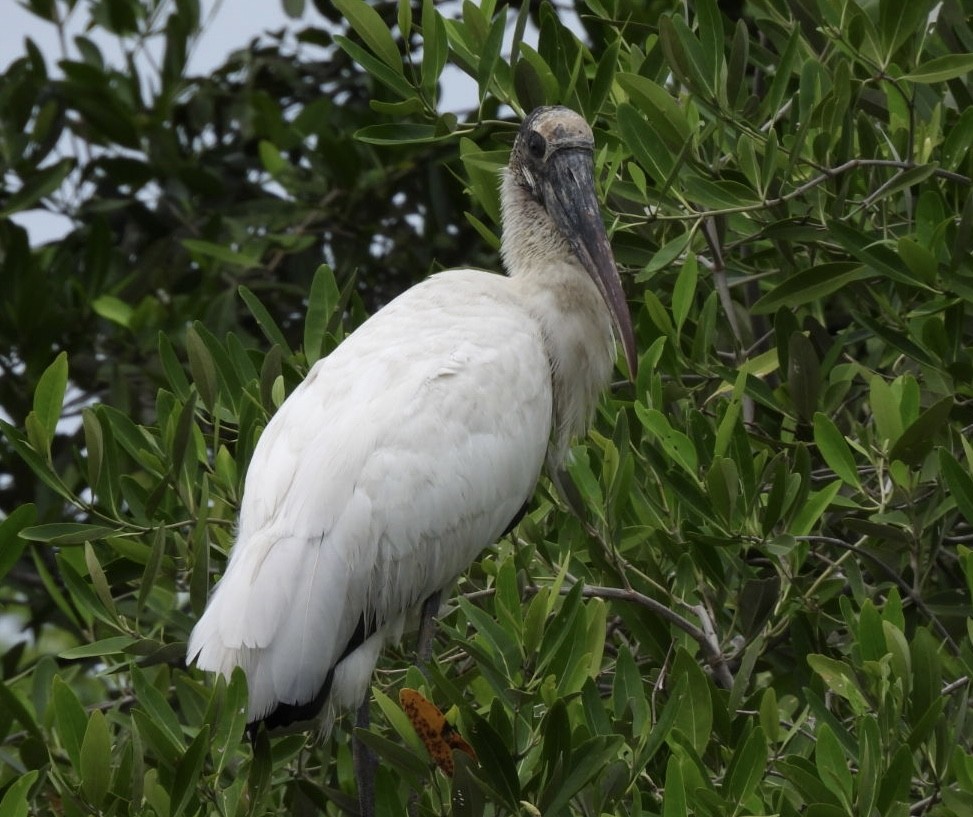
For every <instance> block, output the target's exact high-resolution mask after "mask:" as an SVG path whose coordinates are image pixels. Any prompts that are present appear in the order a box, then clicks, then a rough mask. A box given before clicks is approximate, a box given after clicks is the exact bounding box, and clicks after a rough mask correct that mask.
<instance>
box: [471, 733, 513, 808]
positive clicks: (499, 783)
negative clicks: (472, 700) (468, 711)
mask: <svg viewBox="0 0 973 817" xmlns="http://www.w3.org/2000/svg"><path fill="white" fill-rule="evenodd" d="M469 740H470V743H471V744H472V746H473V749H474V751H475V752H476V756H477V759H478V760H479V763H480V768H481V769H482V773H483V777H484V780H485V782H487V783H488V784H489V785H490V787H491V788H493V789H494V790H495V791H496V792H497V793H498V795H499V796H500V798H501V801H502V802H503V804H504V806H505V807H506V808H507V809H508V810H509V811H511V812H513V813H517V812H518V811H519V804H520V799H521V795H520V780H519V779H518V777H517V768H516V766H514V761H513V758H512V757H511V756H510V751H509V749H507V747H506V746H504V744H503V741H502V740H501V738H500V736H499V735H498V734H497V733H496V731H495V730H494V729H493V727H492V726H490V724H489V723H488V722H487V721H486V720H484V719H483V718H481V717H479V716H476V715H474V716H473V717H472V724H471V728H470V730H469Z"/></svg>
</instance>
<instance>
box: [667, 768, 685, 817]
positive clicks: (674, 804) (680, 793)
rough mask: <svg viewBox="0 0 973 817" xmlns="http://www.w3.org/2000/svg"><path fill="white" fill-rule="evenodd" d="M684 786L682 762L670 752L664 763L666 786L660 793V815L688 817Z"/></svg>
mask: <svg viewBox="0 0 973 817" xmlns="http://www.w3.org/2000/svg"><path fill="white" fill-rule="evenodd" d="M688 814H689V808H688V806H687V803H686V787H685V784H684V783H683V776H682V763H681V761H680V759H679V758H678V757H677V756H676V755H675V754H672V755H670V756H669V762H668V763H667V764H666V786H665V789H664V790H663V794H662V817H688Z"/></svg>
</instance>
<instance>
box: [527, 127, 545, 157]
mask: <svg viewBox="0 0 973 817" xmlns="http://www.w3.org/2000/svg"><path fill="white" fill-rule="evenodd" d="M527 150H529V151H530V155H531V156H533V157H534V158H535V159H543V158H544V154H545V153H547V142H546V141H544V137H543V136H541V135H540V134H539V133H538V132H537V131H532V132H531V134H530V136H528V137H527Z"/></svg>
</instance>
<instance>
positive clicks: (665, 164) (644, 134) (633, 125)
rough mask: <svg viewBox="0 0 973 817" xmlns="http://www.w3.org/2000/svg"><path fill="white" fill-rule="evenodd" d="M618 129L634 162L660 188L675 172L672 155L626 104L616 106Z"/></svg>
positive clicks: (637, 114)
mask: <svg viewBox="0 0 973 817" xmlns="http://www.w3.org/2000/svg"><path fill="white" fill-rule="evenodd" d="M617 116H618V129H619V132H620V133H621V135H622V139H624V140H625V144H626V145H627V146H628V149H629V150H630V151H632V155H633V156H634V157H635V159H636V161H637V162H639V164H641V165H642V167H644V168H645V169H646V170H647V171H648V172H649V174H651V175H652V177H653V178H654V179H655V181H656V184H657V185H658V186H659V187H661V186H662V185H663V183H664V182H665V181H666V180H667V179H668V178H669V176H670V174H672V172H673V171H674V170H675V167H676V164H675V160H674V158H673V156H672V153H671V152H670V151H669V150H668V148H666V146H665V143H664V142H663V141H662V140H661V139H657V138H655V136H654V134H653V132H652V128H651V127H650V125H649V123H648V122H647V120H646V119H645V118H644V117H643V116H642V115H641V114H640V113H639V112H638V111H637V110H635V108H633V107H632V106H631V105H630V104H628V103H627V102H623V103H622V104H621V105H619V106H618V111H617Z"/></svg>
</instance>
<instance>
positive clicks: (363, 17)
mask: <svg viewBox="0 0 973 817" xmlns="http://www.w3.org/2000/svg"><path fill="white" fill-rule="evenodd" d="M334 5H335V6H336V7H337V9H338V11H340V12H341V13H342V14H343V15H344V16H345V18H346V19H347V20H348V23H349V24H350V25H351V27H352V29H354V31H355V33H356V34H357V35H358V36H359V37H361V38H362V41H363V42H364V43H365V45H367V46H368V47H369V48H370V49H371V50H372V53H373V54H375V56H377V57H378V58H379V59H380V60H381V61H382V62H383V63H385V65H387V66H388V67H389V68H391V69H392V70H394V71H397V72H398V73H399V74H401V73H402V55H401V54H399V49H398V47H397V46H396V44H395V40H394V39H392V34H391V32H389V30H388V28H386V26H385V23H384V22H383V20H382V17H381V15H379V13H378V12H377V11H375V9H374V8H372V7H371V6H370V5H369V4H368V3H366V2H364V0H334ZM336 39H337V38H336Z"/></svg>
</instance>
